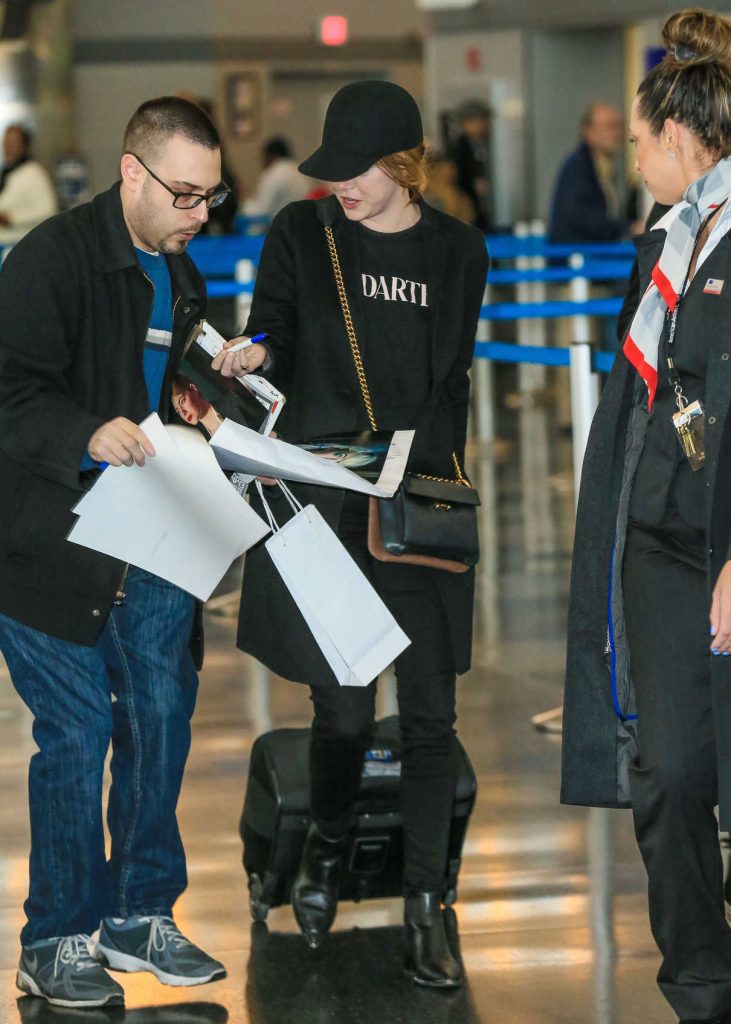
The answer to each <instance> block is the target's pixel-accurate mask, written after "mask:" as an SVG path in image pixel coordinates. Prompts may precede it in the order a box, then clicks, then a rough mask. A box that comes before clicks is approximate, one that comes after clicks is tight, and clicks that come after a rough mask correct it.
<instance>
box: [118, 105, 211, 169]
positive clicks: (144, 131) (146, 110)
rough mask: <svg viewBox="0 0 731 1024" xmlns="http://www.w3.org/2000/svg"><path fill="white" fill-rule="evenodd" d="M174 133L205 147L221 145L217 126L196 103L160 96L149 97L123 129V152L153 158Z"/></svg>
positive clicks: (144, 158) (146, 158)
mask: <svg viewBox="0 0 731 1024" xmlns="http://www.w3.org/2000/svg"><path fill="white" fill-rule="evenodd" d="M174 135H182V137H183V138H184V139H187V140H188V141H189V142H195V143H197V145H199V146H203V147H204V148H205V149H220V148H221V139H220V137H219V134H218V131H217V130H216V126H215V125H214V123H213V121H211V119H210V117H209V116H208V114H206V112H205V111H204V110H202V109H201V108H200V107H199V106H198V104H197V103H191V101H190V100H184V99H181V98H180V97H179V96H160V97H158V98H157V99H154V100H146V101H145V102H144V103H143V104H142V105H141V106H139V107H138V108H137V110H136V111H135V112H134V114H133V115H132V118H131V119H130V122H129V124H128V125H127V128H126V130H125V133H124V152H125V153H136V154H137V155H138V156H140V157H142V159H143V160H148V159H150V160H151V159H154V158H155V156H156V155H157V153H158V151H159V150H160V149H161V148H162V147H163V146H164V145H165V143H166V142H168V141H169V140H170V139H171V138H172V137H173V136H174Z"/></svg>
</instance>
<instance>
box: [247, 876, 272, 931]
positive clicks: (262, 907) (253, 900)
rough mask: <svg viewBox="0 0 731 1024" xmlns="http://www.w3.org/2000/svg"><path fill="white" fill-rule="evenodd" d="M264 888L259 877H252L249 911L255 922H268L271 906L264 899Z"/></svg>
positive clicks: (250, 881)
mask: <svg viewBox="0 0 731 1024" xmlns="http://www.w3.org/2000/svg"><path fill="white" fill-rule="evenodd" d="M263 895H264V886H263V885H262V884H261V879H260V878H259V876H258V875H252V876H251V878H250V879H249V910H250V911H251V916H252V917H253V918H254V920H255V921H266V919H267V914H268V913H269V904H268V903H265V902H264V900H263V899H262V897H263Z"/></svg>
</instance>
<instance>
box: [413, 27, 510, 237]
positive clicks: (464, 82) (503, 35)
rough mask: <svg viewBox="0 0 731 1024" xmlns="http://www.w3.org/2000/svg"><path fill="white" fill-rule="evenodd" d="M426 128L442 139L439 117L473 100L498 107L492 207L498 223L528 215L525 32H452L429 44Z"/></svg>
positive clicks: (494, 109) (495, 118) (494, 130)
mask: <svg viewBox="0 0 731 1024" xmlns="http://www.w3.org/2000/svg"><path fill="white" fill-rule="evenodd" d="M424 63H425V68H424V77H425V82H426V92H425V116H426V125H427V131H428V133H429V135H430V137H431V138H432V139H434V140H438V138H439V131H438V125H439V118H440V115H441V114H443V113H444V112H447V111H450V110H454V109H455V108H457V107H458V106H459V105H460V103H461V102H463V101H464V100H468V99H481V100H484V101H485V102H486V103H489V104H490V106H491V107H492V108H493V111H494V115H495V116H494V122H493V133H492V160H493V181H492V188H493V209H494V217H495V221H496V223H498V224H508V223H511V222H512V221H514V220H516V219H520V218H522V217H524V216H526V215H527V209H526V181H525V166H526V152H525V122H524V114H525V84H524V78H525V74H524V60H523V40H522V35H521V33H520V32H514V31H511V32H469V33H449V34H444V35H437V36H432V37H430V38H429V39H428V40H427V42H426V46H425V53H424Z"/></svg>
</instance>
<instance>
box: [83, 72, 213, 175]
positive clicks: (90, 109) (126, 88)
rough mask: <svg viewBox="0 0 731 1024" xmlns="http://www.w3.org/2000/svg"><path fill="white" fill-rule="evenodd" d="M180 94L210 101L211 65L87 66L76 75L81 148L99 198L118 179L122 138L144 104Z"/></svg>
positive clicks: (211, 86) (211, 87) (211, 88)
mask: <svg viewBox="0 0 731 1024" xmlns="http://www.w3.org/2000/svg"><path fill="white" fill-rule="evenodd" d="M180 89H189V90H190V91H191V92H194V93H197V94H200V95H203V96H211V95H213V92H214V68H213V65H212V64H208V63H200V64H193V63H185V64H182V63H181V64H177V63H174V62H170V63H164V64H151V63H146V64H143V65H140V66H135V65H130V64H100V65H94V64H85V65H82V66H81V67H79V68H77V70H76V103H77V123H78V126H79V147H80V149H81V152H82V153H84V154H85V155H86V156H87V157H88V158H89V159H90V161H91V165H92V167H91V169H92V175H93V181H92V187H93V189H94V190H95V191H97V192H99V191H101V190H103V189H105V188H107V187H108V186H109V185H111V184H112V182H114V181H116V180H117V178H118V177H119V157H120V154H121V151H122V136H123V134H124V129H125V127H126V125H127V122H128V121H129V119H130V117H131V116H132V114H133V113H134V111H135V110H136V109H137V107H138V106H139V105H140V103H143V102H144V101H145V100H148V99H150V98H151V97H152V96H165V95H169V94H171V93H175V92H177V91H178V90H180Z"/></svg>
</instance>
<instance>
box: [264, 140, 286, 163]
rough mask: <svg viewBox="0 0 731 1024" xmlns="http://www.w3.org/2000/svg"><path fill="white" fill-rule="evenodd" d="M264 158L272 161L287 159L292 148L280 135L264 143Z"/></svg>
mask: <svg viewBox="0 0 731 1024" xmlns="http://www.w3.org/2000/svg"><path fill="white" fill-rule="evenodd" d="M263 150H264V156H265V157H268V158H269V159H270V160H272V159H277V160H279V159H287V158H289V157H291V156H292V146H291V145H290V142H289V140H288V139H285V138H284V137H283V136H282V135H275V136H273V137H272V138H271V139H267V141H266V142H265V143H264V147H263Z"/></svg>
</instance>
